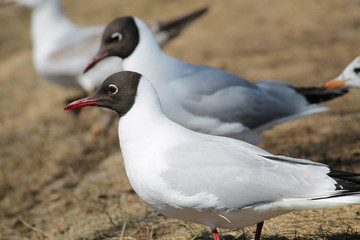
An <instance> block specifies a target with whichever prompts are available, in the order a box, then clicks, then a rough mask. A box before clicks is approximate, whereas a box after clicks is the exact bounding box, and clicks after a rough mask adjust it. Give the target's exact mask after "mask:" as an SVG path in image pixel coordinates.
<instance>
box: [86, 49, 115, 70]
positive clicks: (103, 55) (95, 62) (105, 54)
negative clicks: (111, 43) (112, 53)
mask: <svg viewBox="0 0 360 240" xmlns="http://www.w3.org/2000/svg"><path fill="white" fill-rule="evenodd" d="M107 56H109V53H103V54H101V55H100V56H97V55H96V56H95V57H94V58H93V59H91V61H90V62H89V63H88V65H87V66H86V68H85V70H84V73H86V72H87V71H89V70H90V69H92V68H93V67H94V66H95V65H96V64H97V63H98V62H100V61H101V60H102V59H104V58H106V57H107Z"/></svg>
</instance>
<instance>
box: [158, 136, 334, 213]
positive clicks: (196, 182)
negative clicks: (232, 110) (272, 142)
mask: <svg viewBox="0 0 360 240" xmlns="http://www.w3.org/2000/svg"><path fill="white" fill-rule="evenodd" d="M188 140H189V141H186V142H183V143H182V144H179V145H176V146H175V147H173V148H169V149H167V150H166V151H165V152H164V156H163V157H164V159H166V160H164V161H165V162H166V165H167V168H166V170H165V171H164V172H163V173H162V174H161V175H160V176H161V177H163V178H164V179H166V180H164V181H166V184H168V185H169V186H170V188H171V189H173V190H175V191H177V192H179V193H180V194H183V195H185V196H187V197H190V196H194V195H196V194H198V193H206V194H204V196H208V197H209V198H210V197H214V196H215V197H217V198H218V201H219V202H218V203H221V204H220V205H218V204H216V205H213V206H208V207H209V210H211V208H213V210H214V209H217V210H224V211H225V210H228V209H239V208H244V207H246V206H250V205H255V204H259V203H262V202H264V203H269V202H270V203H271V202H277V201H282V200H284V199H291V198H300V199H304V206H305V205H306V203H305V202H306V200H308V199H309V198H314V197H324V196H328V195H330V194H331V193H333V192H334V190H335V185H334V184H335V181H334V180H332V179H331V178H330V177H328V176H327V173H328V172H329V168H328V167H327V166H326V165H323V164H320V163H315V162H311V161H307V160H303V159H292V158H289V157H282V156H274V155H272V154H270V153H268V152H266V151H263V150H261V149H259V148H256V147H254V146H252V145H249V144H246V143H244V142H239V141H236V140H233V139H229V138H221V137H212V136H211V137H210V136H206V135H202V136H201V137H199V136H192V140H190V139H188ZM274 159H278V160H274ZM179 169H181V171H179ZM215 170H216V171H215ZM179 179H181V181H179ZM220 179H221V181H219V180H220ZM203 201H204V202H206V201H207V200H206V199H203ZM219 207H220V208H221V209H219Z"/></svg>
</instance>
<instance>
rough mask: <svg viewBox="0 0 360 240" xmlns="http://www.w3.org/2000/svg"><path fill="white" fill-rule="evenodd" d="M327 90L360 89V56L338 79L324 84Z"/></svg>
mask: <svg viewBox="0 0 360 240" xmlns="http://www.w3.org/2000/svg"><path fill="white" fill-rule="evenodd" d="M324 87H325V88H326V89H329V90H330V89H334V88H341V89H349V88H360V56H359V57H356V58H355V59H354V60H353V61H352V62H351V63H350V64H349V65H348V66H347V67H346V68H345V69H344V71H343V72H342V73H341V74H340V75H339V76H338V77H337V78H334V79H332V80H329V81H328V82H326V83H325V84H324Z"/></svg>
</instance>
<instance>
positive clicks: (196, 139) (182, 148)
mask: <svg viewBox="0 0 360 240" xmlns="http://www.w3.org/2000/svg"><path fill="white" fill-rule="evenodd" d="M84 106H99V107H106V108H110V109H112V110H114V111H116V112H117V114H118V115H119V117H120V120H119V139H120V146H121V150H122V154H123V156H124V162H125V170H126V174H127V176H128V178H129V180H130V183H131V185H132V187H133V188H134V190H135V191H136V193H137V194H138V195H139V196H140V197H141V198H142V199H143V200H144V201H145V202H146V203H147V204H149V205H150V206H151V207H152V208H154V209H155V210H157V211H159V212H160V213H162V214H164V215H165V216H168V217H173V218H177V219H181V220H184V221H191V222H196V223H200V224H205V225H207V226H209V228H210V229H211V230H212V231H213V234H214V238H215V239H220V238H219V236H218V234H217V230H216V228H218V227H219V228H241V227H245V226H249V225H252V224H259V223H262V222H263V221H264V220H267V219H269V218H272V217H275V216H278V215H281V214H285V213H288V212H290V211H295V210H304V209H313V208H322V207H331V206H341V205H347V204H358V203H359V202H360V195H359V190H360V185H359V175H358V174H350V173H343V172H331V171H330V169H329V167H328V166H327V165H325V164H321V163H316V162H312V161H310V160H305V159H295V158H290V157H285V156H278V155H273V154H271V153H269V152H267V151H264V150H262V149H260V148H258V147H256V146H253V145H251V144H248V143H246V142H243V141H239V140H236V139H232V138H226V137H221V136H214V135H207V134H203V133H199V132H195V131H192V130H189V129H187V128H185V127H183V126H181V125H179V124H177V123H175V122H172V121H171V120H170V119H169V118H168V117H167V116H166V115H165V114H164V112H163V110H162V107H161V104H160V101H159V98H158V95H157V93H156V90H155V89H154V87H153V86H152V84H151V82H150V81H149V80H148V79H147V78H146V77H144V76H142V75H140V74H138V73H135V72H128V71H124V72H120V73H116V74H113V75H111V76H110V77H109V78H108V79H106V80H105V81H104V83H103V85H102V86H101V87H100V88H99V89H98V90H97V91H96V92H95V93H94V94H93V95H91V96H89V97H87V98H85V99H80V100H77V101H75V102H73V103H71V104H69V105H68V106H67V107H66V108H65V109H75V108H80V107H84ZM260 232H261V228H260ZM260 232H259V235H258V237H260ZM257 239H258V238H257Z"/></svg>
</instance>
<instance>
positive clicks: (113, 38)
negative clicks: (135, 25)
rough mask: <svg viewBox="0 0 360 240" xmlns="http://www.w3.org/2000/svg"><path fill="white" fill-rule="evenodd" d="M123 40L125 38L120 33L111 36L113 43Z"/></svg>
mask: <svg viewBox="0 0 360 240" xmlns="http://www.w3.org/2000/svg"><path fill="white" fill-rule="evenodd" d="M122 38H123V36H122V34H121V33H119V32H115V33H113V34H111V39H112V40H113V41H119V42H120V41H121V40H122Z"/></svg>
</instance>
